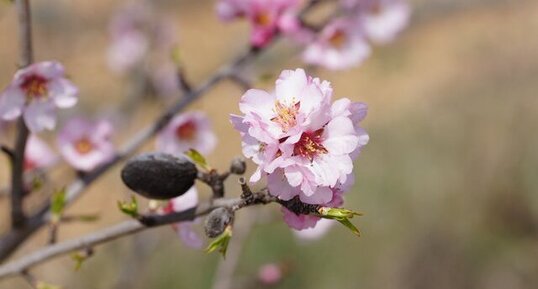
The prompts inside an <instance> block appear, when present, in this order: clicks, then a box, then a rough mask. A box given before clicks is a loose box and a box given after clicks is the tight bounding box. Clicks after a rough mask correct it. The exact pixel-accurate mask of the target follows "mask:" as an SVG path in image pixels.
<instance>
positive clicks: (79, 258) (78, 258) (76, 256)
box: [71, 252, 88, 271]
mask: <svg viewBox="0 0 538 289" xmlns="http://www.w3.org/2000/svg"><path fill="white" fill-rule="evenodd" d="M71 259H73V261H75V271H78V270H80V268H81V267H82V263H84V261H86V259H88V256H86V255H83V254H81V253H79V252H76V253H73V254H71Z"/></svg>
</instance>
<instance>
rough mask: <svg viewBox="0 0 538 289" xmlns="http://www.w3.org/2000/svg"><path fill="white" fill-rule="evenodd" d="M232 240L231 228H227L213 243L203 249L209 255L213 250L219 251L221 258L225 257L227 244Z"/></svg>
mask: <svg viewBox="0 0 538 289" xmlns="http://www.w3.org/2000/svg"><path fill="white" fill-rule="evenodd" d="M231 238H232V227H231V226H228V227H226V229H225V230H224V232H223V233H222V234H220V235H219V236H218V237H217V238H215V240H213V242H211V243H210V244H209V246H207V248H206V249H205V250H206V252H207V253H211V252H213V251H215V250H217V249H218V250H219V252H220V253H221V254H222V258H225V257H226V250H228V244H229V243H230V239H231Z"/></svg>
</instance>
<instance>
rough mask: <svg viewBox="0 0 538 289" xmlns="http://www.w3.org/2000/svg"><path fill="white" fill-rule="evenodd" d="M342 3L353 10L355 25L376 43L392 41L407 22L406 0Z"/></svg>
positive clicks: (408, 13)
mask: <svg viewBox="0 0 538 289" xmlns="http://www.w3.org/2000/svg"><path fill="white" fill-rule="evenodd" d="M342 4H343V5H344V7H345V8H346V9H348V10H354V16H353V17H355V18H356V19H357V25H356V26H357V27H359V28H360V29H361V30H362V31H364V33H365V35H366V36H367V37H368V39H369V40H370V41H372V42H373V43H376V44H385V43H387V42H390V41H392V40H393V39H394V38H395V37H396V36H397V35H398V34H399V33H400V32H401V31H402V30H403V29H404V28H405V27H406V26H407V25H408V24H409V18H410V15H411V9H410V7H409V4H408V3H407V1H406V0H345V1H343V2H342Z"/></svg>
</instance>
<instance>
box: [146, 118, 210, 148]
mask: <svg viewBox="0 0 538 289" xmlns="http://www.w3.org/2000/svg"><path fill="white" fill-rule="evenodd" d="M216 145H217V137H216V136H215V133H214V132H213V128H212V126H211V123H210V122H209V119H208V118H207V116H206V115H205V114H204V113H202V112H186V113H183V114H180V115H178V116H176V117H174V118H173V119H172V121H170V123H169V124H168V125H167V126H166V127H165V128H164V129H163V130H162V131H161V132H160V133H159V134H158V135H157V139H156V146H157V150H159V151H162V152H165V153H169V154H172V155H178V154H183V153H184V152H186V151H188V150H189V149H195V150H197V151H199V152H200V153H202V154H209V153H211V152H212V151H213V150H214V149H215V146H216Z"/></svg>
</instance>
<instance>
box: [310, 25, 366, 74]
mask: <svg viewBox="0 0 538 289" xmlns="http://www.w3.org/2000/svg"><path fill="white" fill-rule="evenodd" d="M355 26H356V25H354V23H353V21H352V20H351V19H347V18H341V19H336V20H333V21H332V22H331V23H329V24H328V25H327V26H325V27H324V28H323V30H322V31H321V32H320V34H319V35H318V37H317V39H316V40H314V41H313V42H311V43H310V44H309V45H308V46H307V47H306V49H305V51H304V52H303V60H304V61H305V62H306V63H308V64H314V65H320V66H322V67H325V68H327V69H331V70H341V69H347V68H351V67H354V66H357V65H359V64H361V63H362V62H363V61H364V60H365V59H366V58H368V56H369V55H370V53H371V48H370V45H369V44H368V42H367V40H366V38H365V36H364V33H363V32H362V31H361V29H357V27H355Z"/></svg>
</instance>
